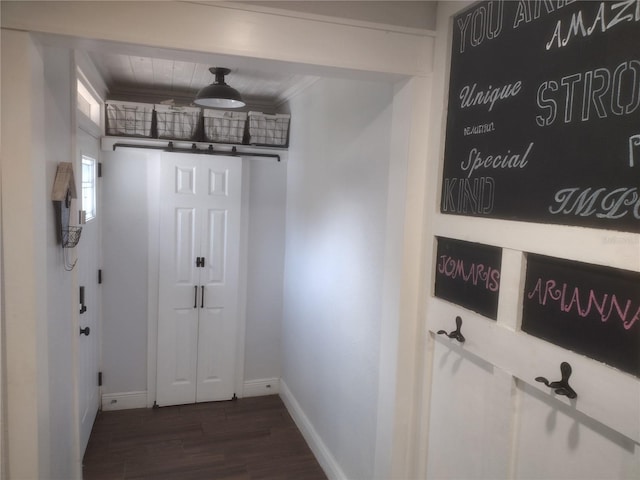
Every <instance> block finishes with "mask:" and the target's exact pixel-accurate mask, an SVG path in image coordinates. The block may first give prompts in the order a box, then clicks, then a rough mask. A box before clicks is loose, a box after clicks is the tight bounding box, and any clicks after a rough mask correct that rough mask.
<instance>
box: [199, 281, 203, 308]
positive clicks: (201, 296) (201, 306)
mask: <svg viewBox="0 0 640 480" xmlns="http://www.w3.org/2000/svg"><path fill="white" fill-rule="evenodd" d="M200 288H201V289H202V294H201V295H200V302H201V303H200V308H204V285H202V286H201V287H200Z"/></svg>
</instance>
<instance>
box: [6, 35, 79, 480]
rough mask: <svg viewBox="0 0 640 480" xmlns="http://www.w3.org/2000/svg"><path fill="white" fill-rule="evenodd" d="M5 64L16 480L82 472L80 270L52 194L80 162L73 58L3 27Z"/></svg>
mask: <svg viewBox="0 0 640 480" xmlns="http://www.w3.org/2000/svg"><path fill="white" fill-rule="evenodd" d="M2 63H3V65H2V66H3V69H2V72H3V75H2V107H3V108H2V113H3V117H2V172H3V188H2V194H3V199H2V208H3V211H2V222H3V247H4V248H3V267H4V271H3V274H4V280H5V281H4V283H3V297H4V300H5V302H4V305H3V308H4V312H3V313H4V319H3V320H4V328H5V331H4V334H5V335H6V337H5V338H6V344H5V347H6V375H7V377H6V378H7V386H8V387H9V388H8V391H7V396H6V397H5V399H6V409H7V410H6V411H7V432H8V438H9V439H10V440H11V442H10V443H9V445H8V446H7V448H8V455H7V461H8V466H5V467H3V468H6V470H7V473H8V476H9V478H73V477H74V476H77V470H76V468H77V467H78V466H79V464H78V463H77V460H78V459H76V458H74V452H75V449H74V446H75V442H76V437H75V434H74V429H75V427H76V424H75V419H76V415H75V403H74V387H73V385H74V374H75V371H74V363H73V355H74V338H75V336H74V327H73V325H74V320H73V319H74V314H73V308H74V299H75V302H76V305H77V297H76V295H74V289H73V287H72V285H73V276H72V274H70V273H68V272H65V271H64V268H63V260H62V249H61V248H60V246H59V245H58V244H57V240H56V230H55V223H54V210H53V204H52V201H51V197H50V194H51V188H52V185H53V179H54V177H55V172H56V166H57V164H58V162H61V161H72V158H73V153H72V137H71V124H72V122H71V100H70V95H71V91H72V90H71V88H72V87H71V83H70V78H71V75H72V67H71V55H70V52H69V51H67V50H61V49H50V48H44V47H41V46H40V45H38V44H37V43H36V42H34V41H33V40H32V39H31V38H30V36H29V35H28V34H25V33H17V32H8V31H6V30H3V31H2ZM6 72H9V73H7V74H6V75H5V73H6ZM45 126H46V128H45ZM4 232H10V234H7V233H4ZM50 412H53V414H50Z"/></svg>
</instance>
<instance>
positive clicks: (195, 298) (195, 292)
mask: <svg viewBox="0 0 640 480" xmlns="http://www.w3.org/2000/svg"><path fill="white" fill-rule="evenodd" d="M193 308H198V286H197V285H194V286H193Z"/></svg>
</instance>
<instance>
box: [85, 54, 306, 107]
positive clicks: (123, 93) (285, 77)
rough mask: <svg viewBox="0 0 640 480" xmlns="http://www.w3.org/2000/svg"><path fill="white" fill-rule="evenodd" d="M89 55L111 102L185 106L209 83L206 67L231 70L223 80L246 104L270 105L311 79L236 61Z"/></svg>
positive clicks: (283, 98) (209, 74) (210, 76)
mask: <svg viewBox="0 0 640 480" xmlns="http://www.w3.org/2000/svg"><path fill="white" fill-rule="evenodd" d="M90 56H91V58H92V60H93V62H94V63H95V64H96V66H97V67H98V70H99V71H100V73H101V74H102V77H103V79H104V81H105V83H106V84H107V86H108V88H109V91H110V96H111V97H112V98H114V99H115V98H119V99H133V98H136V97H150V96H153V97H155V101H163V100H171V99H173V100H175V102H176V103H178V104H181V103H188V102H189V100H190V99H192V98H194V97H195V95H196V93H197V92H198V90H200V89H201V88H202V87H204V86H206V85H208V84H210V83H213V81H214V77H213V75H212V74H211V73H210V72H209V67H213V66H217V67H228V68H231V73H230V74H229V75H227V76H226V78H225V81H226V82H227V84H229V85H231V86H232V87H233V88H235V89H237V90H238V91H239V92H240V93H241V95H242V97H243V98H244V100H245V101H246V102H247V103H249V104H252V105H266V106H273V105H277V104H278V103H280V102H282V101H284V100H286V98H287V97H288V96H290V95H291V94H292V92H293V91H296V90H297V89H299V88H301V86H302V85H306V84H309V83H310V82H311V81H313V79H314V78H315V77H314V76H310V75H301V74H295V73H291V72H287V71H286V70H282V71H278V70H265V69H263V68H259V67H258V66H256V67H251V66H249V65H242V66H237V67H234V64H235V63H237V62H234V61H233V59H228V60H227V61H224V60H222V61H218V62H213V63H210V64H204V63H196V62H193V61H185V60H178V59H167V58H152V57H148V56H138V55H128V54H122V53H112V52H91V53H90Z"/></svg>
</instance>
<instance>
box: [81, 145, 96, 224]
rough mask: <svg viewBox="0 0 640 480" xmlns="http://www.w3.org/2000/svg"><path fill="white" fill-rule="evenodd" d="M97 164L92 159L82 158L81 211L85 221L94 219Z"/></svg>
mask: <svg viewBox="0 0 640 480" xmlns="http://www.w3.org/2000/svg"><path fill="white" fill-rule="evenodd" d="M96 170H97V162H96V160H95V159H94V158H91V157H87V156H86V155H83V156H82V210H84V212H85V221H87V222H88V221H89V220H93V219H94V218H96V177H97V172H96Z"/></svg>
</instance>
